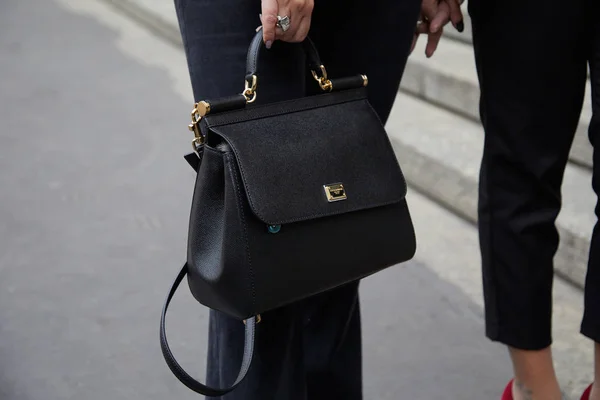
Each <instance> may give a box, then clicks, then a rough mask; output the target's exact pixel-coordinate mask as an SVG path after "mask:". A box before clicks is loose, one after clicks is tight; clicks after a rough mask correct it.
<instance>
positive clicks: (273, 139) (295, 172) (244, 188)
mask: <svg viewBox="0 0 600 400" xmlns="http://www.w3.org/2000/svg"><path fill="white" fill-rule="evenodd" d="M365 96H366V92H365V90H364V89H355V90H348V91H344V92H336V93H326V94H321V95H318V96H314V97H307V98H302V99H296V100H291V101H287V102H281V103H276V104H267V105H262V106H257V107H253V108H249V109H245V110H238V111H232V112H229V113H224V114H220V115H209V116H207V117H206V118H205V119H204V121H203V123H202V130H203V132H204V133H205V134H206V135H207V145H206V147H205V149H204V158H203V160H202V163H201V165H200V168H199V171H198V175H197V180H196V187H195V192H194V198H193V201H192V210H191V216H190V225H189V239H188V240H189V243H188V258H187V263H188V266H189V275H188V282H189V285H190V288H191V291H192V294H193V295H194V297H195V298H196V299H197V300H198V301H199V302H201V303H202V304H204V305H206V306H208V307H210V308H213V309H217V310H220V311H222V312H225V313H227V314H229V315H232V316H234V317H236V318H239V319H245V318H248V317H251V316H254V315H258V314H260V313H263V312H266V311H268V310H272V309H274V308H277V307H280V306H283V305H286V304H289V303H291V302H294V301H297V300H300V299H303V298H306V297H308V296H311V295H314V294H316V293H320V292H323V291H326V290H330V289H333V288H335V287H337V286H340V285H343V284H345V283H348V282H351V281H354V280H357V279H361V278H363V277H365V276H368V275H370V274H372V273H374V272H377V271H379V270H381V269H383V268H386V267H389V266H392V265H394V264H398V263H401V262H404V261H407V260H409V259H410V258H412V257H413V255H414V252H415V248H416V241H415V237H414V232H413V226H412V222H411V218H410V214H409V211H408V208H407V204H406V201H405V195H406V183H405V180H404V177H403V175H402V171H401V169H400V167H399V165H398V162H397V160H396V157H395V155H394V152H393V150H392V147H391V145H390V142H389V139H388V137H387V135H386V132H385V130H384V128H383V126H382V124H381V122H380V121H379V119H378V118H377V116H376V114H375V112H374V111H373V110H372V108H371V107H370V105H369V103H368V101H367V100H366V97H365ZM336 183H341V184H343V186H344V189H345V191H346V196H347V198H346V199H345V200H341V201H335V202H329V201H328V199H327V197H326V193H325V189H324V185H330V184H336Z"/></svg>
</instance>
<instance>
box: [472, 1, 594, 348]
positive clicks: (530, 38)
mask: <svg viewBox="0 0 600 400" xmlns="http://www.w3.org/2000/svg"><path fill="white" fill-rule="evenodd" d="M469 12H470V14H471V17H472V20H473V32H474V33H473V38H474V46H475V58H476V63H477V70H478V75H479V81H480V85H481V103H480V107H481V108H480V111H481V118H482V122H483V126H484V129H485V147H484V155H483V160H482V165H481V177H480V199H479V200H480V203H479V229H480V239H481V251H482V259H483V279H484V294H485V311H486V325H487V326H486V328H487V335H488V337H489V338H490V339H492V340H495V341H500V342H502V343H504V344H506V345H509V346H513V347H516V348H520V349H529V350H536V349H541V348H544V347H547V346H549V345H550V344H551V341H552V336H551V315H552V294H551V292H552V282H553V256H554V254H555V252H556V249H557V246H558V243H559V236H558V233H557V230H556V227H555V219H556V217H557V215H558V212H559V210H560V207H561V184H562V181H563V175H564V171H565V166H566V163H567V159H568V155H569V151H570V148H571V144H572V140H573V136H574V132H575V130H576V126H577V124H578V121H579V117H580V111H581V107H582V102H583V98H584V90H585V85H586V69H587V66H588V65H589V67H590V70H591V82H592V97H593V101H592V106H593V118H592V120H591V124H590V129H589V138H590V141H591V143H592V144H593V145H594V148H595V150H594V172H593V183H592V184H593V187H594V190H595V191H596V194H600V23H598V19H597V18H598V15H600V14H599V13H600V2H599V1H598V0H570V1H563V0H548V1H543V2H540V1H534V0H469ZM596 214H597V215H600V205H599V206H597V207H596ZM581 331H582V333H583V334H584V335H586V336H588V337H590V338H591V339H593V340H595V341H596V342H600V227H599V226H598V225H596V228H595V229H594V233H593V236H592V240H591V252H590V255H589V268H588V274H587V284H586V290H585V315H584V318H583V323H582V327H581Z"/></svg>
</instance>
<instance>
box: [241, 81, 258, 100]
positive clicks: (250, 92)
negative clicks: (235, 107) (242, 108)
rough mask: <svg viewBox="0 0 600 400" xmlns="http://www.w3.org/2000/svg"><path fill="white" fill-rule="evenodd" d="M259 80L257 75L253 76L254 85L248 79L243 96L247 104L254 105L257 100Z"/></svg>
mask: <svg viewBox="0 0 600 400" xmlns="http://www.w3.org/2000/svg"><path fill="white" fill-rule="evenodd" d="M257 81H258V78H257V77H256V75H252V84H249V83H248V80H247V79H246V83H245V86H244V91H243V92H242V94H243V95H244V97H245V98H246V103H253V102H254V101H255V100H256V86H257Z"/></svg>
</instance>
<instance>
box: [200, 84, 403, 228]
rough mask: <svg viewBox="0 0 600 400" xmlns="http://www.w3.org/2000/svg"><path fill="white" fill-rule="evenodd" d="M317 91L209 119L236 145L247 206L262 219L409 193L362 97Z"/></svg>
mask: <svg viewBox="0 0 600 400" xmlns="http://www.w3.org/2000/svg"><path fill="white" fill-rule="evenodd" d="M328 96H329V97H328ZM317 97H319V99H317V100H316V101H315V100H314V99H313V100H311V99H310V98H304V99H300V100H294V101H292V102H284V103H277V104H273V105H267V106H258V107H255V108H253V109H247V110H242V111H239V112H235V113H231V114H233V115H229V116H228V117H226V118H224V119H223V118H222V119H221V121H220V122H221V124H212V126H211V123H210V122H209V128H210V131H211V132H210V133H209V134H213V133H215V134H217V135H219V136H221V137H222V138H223V139H224V140H225V141H227V143H228V144H229V145H230V146H231V148H232V149H233V152H234V154H235V157H236V160H237V164H238V167H239V171H240V174H241V177H242V181H243V185H244V189H245V192H246V194H247V197H248V201H249V204H250V207H251V209H252V211H253V212H254V214H255V215H256V216H257V217H258V218H259V219H260V220H261V221H263V222H265V223H267V224H270V225H280V224H286V223H291V222H298V221H305V220H310V219H315V218H320V217H326V216H332V215H336V214H342V213H348V212H352V211H357V210H362V209H367V208H373V207H379V206H384V205H389V204H392V203H396V202H399V201H401V200H403V199H404V197H405V196H406V182H405V180H404V177H403V175H402V171H401V169H400V167H399V165H398V162H397V160H396V156H395V154H394V152H393V150H392V147H391V145H390V142H389V139H388V137H387V134H386V132H385V130H384V127H383V126H382V124H381V122H380V120H379V118H378V117H377V115H376V113H375V111H374V110H373V108H372V107H371V105H370V104H369V103H368V102H367V100H366V99H365V98H364V97H363V96H354V98H350V100H348V96H339V95H338V96H337V97H336V96H335V94H326V95H321V96H317ZM217 120H218V119H217ZM224 122H226V123H224Z"/></svg>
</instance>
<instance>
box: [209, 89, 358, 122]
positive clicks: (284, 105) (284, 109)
mask: <svg viewBox="0 0 600 400" xmlns="http://www.w3.org/2000/svg"><path fill="white" fill-rule="evenodd" d="M354 90H355V91H356V95H357V97H353V98H351V99H344V100H338V101H331V102H325V104H314V103H313V104H307V105H305V106H298V105H296V106H295V107H294V106H292V107H290V106H289V105H290V104H292V105H294V104H296V103H297V102H298V99H293V100H286V101H282V102H279V103H275V104H276V105H277V106H278V107H279V108H280V110H279V111H270V112H268V111H269V108H272V107H273V106H274V104H262V105H259V106H254V107H252V109H251V111H252V112H253V113H256V114H258V115H255V116H252V117H247V116H241V117H238V118H231V119H227V120H225V121H221V122H219V123H214V124H213V123H211V120H210V116H208V117H206V125H207V126H208V127H209V128H214V127H217V126H223V125H230V124H236V123H239V122H243V121H253V120H256V119H261V118H266V117H273V116H277V115H282V114H288V113H293V112H298V111H306V110H313V109H315V108H323V107H331V106H336V105H340V104H345V103H352V102H355V101H356V102H359V101H365V100H366V99H365V98H364V96H363V95H360V96H358V95H359V94H360V90H361V89H354ZM330 95H331V94H330V93H328V94H322V95H318V96H315V97H319V96H330ZM265 109H266V110H267V112H264V110H265ZM237 111H239V110H236V111H231V112H237ZM260 111H263V112H264V113H263V114H261V113H260ZM222 115H226V114H225V113H223V114H222Z"/></svg>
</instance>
